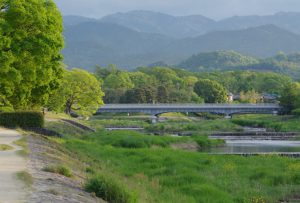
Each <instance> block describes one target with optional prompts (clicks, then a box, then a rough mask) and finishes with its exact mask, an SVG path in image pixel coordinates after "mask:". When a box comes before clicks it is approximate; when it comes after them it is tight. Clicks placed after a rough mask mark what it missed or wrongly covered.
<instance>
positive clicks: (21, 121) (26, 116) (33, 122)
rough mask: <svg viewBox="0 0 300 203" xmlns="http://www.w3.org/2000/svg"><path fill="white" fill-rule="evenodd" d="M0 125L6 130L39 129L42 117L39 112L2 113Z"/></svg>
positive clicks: (42, 121)
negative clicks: (17, 128) (19, 128)
mask: <svg viewBox="0 0 300 203" xmlns="http://www.w3.org/2000/svg"><path fill="white" fill-rule="evenodd" d="M0 125H1V126H4V127H8V128H16V127H21V128H41V127H43V126H44V116H43V114H42V113H40V112H2V113H0Z"/></svg>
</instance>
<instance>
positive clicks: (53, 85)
mask: <svg viewBox="0 0 300 203" xmlns="http://www.w3.org/2000/svg"><path fill="white" fill-rule="evenodd" d="M0 7H1V8H0V9H1V11H0V35H1V36H0V67H1V69H0V77H1V81H0V96H1V98H2V101H4V102H2V103H1V105H7V106H12V107H13V108H14V109H28V108H32V107H38V106H41V105H43V104H45V103H46V102H47V100H48V97H49V94H50V93H51V92H52V91H54V90H55V89H57V88H58V87H59V84H60V79H61V77H62V68H61V61H62V55H61V54H60V52H61V50H62V48H63V44H64V43H63V36H62V31H63V26H62V17H61V15H60V12H59V11H58V9H57V7H56V6H55V4H54V3H53V1H52V0H12V1H3V0H2V1H0Z"/></svg>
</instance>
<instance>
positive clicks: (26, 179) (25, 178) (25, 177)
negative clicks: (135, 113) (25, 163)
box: [16, 171, 33, 187]
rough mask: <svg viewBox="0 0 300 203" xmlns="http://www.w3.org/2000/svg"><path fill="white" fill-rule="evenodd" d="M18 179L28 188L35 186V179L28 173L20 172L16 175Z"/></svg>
mask: <svg viewBox="0 0 300 203" xmlns="http://www.w3.org/2000/svg"><path fill="white" fill-rule="evenodd" d="M16 176H17V179H18V180H21V181H22V182H23V183H24V184H25V185H26V186H27V187H30V186H31V185H32V184H33V178H32V176H31V174H30V173H28V172H27V171H20V172H18V173H17V174H16Z"/></svg>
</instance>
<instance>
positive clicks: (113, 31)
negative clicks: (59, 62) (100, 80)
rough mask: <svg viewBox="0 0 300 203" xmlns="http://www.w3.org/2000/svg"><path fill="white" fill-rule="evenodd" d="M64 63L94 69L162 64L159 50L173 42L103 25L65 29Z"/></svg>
mask: <svg viewBox="0 0 300 203" xmlns="http://www.w3.org/2000/svg"><path fill="white" fill-rule="evenodd" d="M64 36H65V41H66V47H65V49H64V50H63V54H64V56H65V63H66V64H67V65H69V66H71V67H82V68H86V69H89V70H93V68H94V66H95V65H97V64H99V65H107V64H110V63H114V64H117V65H119V66H121V67H125V68H128V67H132V68H134V67H136V66H142V65H145V64H149V63H152V62H153V61H159V60H157V59H159V58H160V54H163V53H162V52H160V51H159V50H161V49H162V47H165V46H167V45H168V44H170V43H171V42H172V41H173V40H172V39H170V38H168V37H165V36H163V35H159V34H149V33H142V32H137V31H134V30H131V29H129V28H126V27H123V26H120V25H117V24H110V23H103V22H99V21H97V22H87V23H80V24H78V25H74V26H67V27H65V33H64Z"/></svg>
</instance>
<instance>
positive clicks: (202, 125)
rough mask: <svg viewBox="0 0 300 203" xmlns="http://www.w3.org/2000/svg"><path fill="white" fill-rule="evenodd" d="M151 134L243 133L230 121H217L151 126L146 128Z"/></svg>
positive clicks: (169, 123)
mask: <svg viewBox="0 0 300 203" xmlns="http://www.w3.org/2000/svg"><path fill="white" fill-rule="evenodd" d="M146 130H147V131H149V132H183V131H192V132H201V133H202V134H209V133H211V132H218V131H221V132H232V131H241V130H242V128H241V127H240V126H239V125H237V124H235V123H232V122H231V121H230V120H228V119H216V120H200V121H196V122H166V123H158V124H155V125H149V126H148V127H147V128H146Z"/></svg>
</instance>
